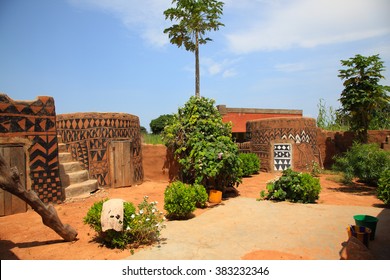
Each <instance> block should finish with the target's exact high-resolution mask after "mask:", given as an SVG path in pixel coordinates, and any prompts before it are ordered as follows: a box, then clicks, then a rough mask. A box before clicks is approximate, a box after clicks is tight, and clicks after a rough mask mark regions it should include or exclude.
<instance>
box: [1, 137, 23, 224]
mask: <svg viewBox="0 0 390 280" xmlns="http://www.w3.org/2000/svg"><path fill="white" fill-rule="evenodd" d="M0 155H1V156H2V157H3V158H4V159H5V162H6V163H8V164H9V166H10V167H14V166H16V167H17V168H18V171H19V172H20V182H21V183H22V185H23V187H24V188H26V156H25V153H24V148H23V146H21V145H7V146H1V145H0ZM26 211H27V203H26V202H24V201H23V200H21V199H20V198H18V197H16V196H14V195H12V194H11V193H9V192H7V191H4V190H3V189H0V216H7V215H12V214H16V213H23V212H26Z"/></svg>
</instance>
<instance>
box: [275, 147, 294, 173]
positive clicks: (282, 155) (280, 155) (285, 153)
mask: <svg viewBox="0 0 390 280" xmlns="http://www.w3.org/2000/svg"><path fill="white" fill-rule="evenodd" d="M291 160H292V157H291V144H284V143H283V144H274V170H275V171H283V170H286V169H288V168H290V167H291Z"/></svg>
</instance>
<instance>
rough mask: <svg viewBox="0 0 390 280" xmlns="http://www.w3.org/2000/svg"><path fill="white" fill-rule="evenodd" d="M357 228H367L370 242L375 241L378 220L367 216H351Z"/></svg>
mask: <svg viewBox="0 0 390 280" xmlns="http://www.w3.org/2000/svg"><path fill="white" fill-rule="evenodd" d="M353 218H354V219H355V223H356V225H357V226H363V227H368V228H369V229H371V235H370V240H374V239H375V230H376V225H377V223H378V218H376V217H373V216H369V215H355V216H353Z"/></svg>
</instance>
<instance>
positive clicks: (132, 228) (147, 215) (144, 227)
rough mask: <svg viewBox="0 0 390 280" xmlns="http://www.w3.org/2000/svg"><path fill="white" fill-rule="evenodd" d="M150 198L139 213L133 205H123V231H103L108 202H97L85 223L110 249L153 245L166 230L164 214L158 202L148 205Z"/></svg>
mask: <svg viewBox="0 0 390 280" xmlns="http://www.w3.org/2000/svg"><path fill="white" fill-rule="evenodd" d="M147 199H148V197H147V196H145V197H144V200H143V201H142V202H141V203H140V204H139V205H138V209H139V212H137V211H136V208H135V207H134V205H133V203H131V202H124V203H123V231H115V230H113V229H110V230H107V231H105V232H103V231H102V226H101V221H100V219H101V213H102V209H103V203H104V202H105V201H107V199H106V200H103V201H99V202H96V203H94V204H93V205H92V207H91V208H90V209H89V211H88V212H87V215H86V216H85V217H84V223H85V224H88V225H89V226H90V227H91V228H93V229H94V230H95V231H96V232H97V234H98V239H100V241H101V242H102V243H103V244H104V245H106V246H107V247H109V248H119V249H125V248H126V247H127V246H128V245H130V246H131V247H137V246H139V245H142V244H152V243H153V242H155V241H156V240H158V237H159V236H160V231H161V229H162V228H164V224H163V219H164V217H163V213H162V212H159V211H158V210H157V208H156V207H155V205H156V204H157V202H152V203H148V201H147Z"/></svg>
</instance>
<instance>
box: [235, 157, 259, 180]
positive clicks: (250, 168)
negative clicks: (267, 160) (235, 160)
mask: <svg viewBox="0 0 390 280" xmlns="http://www.w3.org/2000/svg"><path fill="white" fill-rule="evenodd" d="M239 158H240V159H241V161H242V166H241V169H242V175H243V176H244V177H248V176H250V175H253V174H256V173H259V170H260V159H259V157H258V156H257V155H256V154H254V153H240V154H239Z"/></svg>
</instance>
